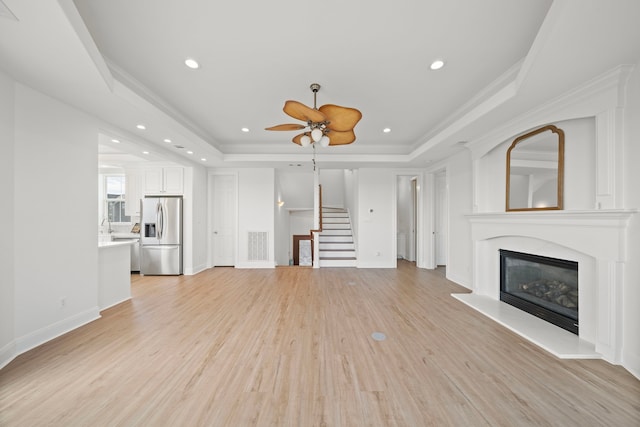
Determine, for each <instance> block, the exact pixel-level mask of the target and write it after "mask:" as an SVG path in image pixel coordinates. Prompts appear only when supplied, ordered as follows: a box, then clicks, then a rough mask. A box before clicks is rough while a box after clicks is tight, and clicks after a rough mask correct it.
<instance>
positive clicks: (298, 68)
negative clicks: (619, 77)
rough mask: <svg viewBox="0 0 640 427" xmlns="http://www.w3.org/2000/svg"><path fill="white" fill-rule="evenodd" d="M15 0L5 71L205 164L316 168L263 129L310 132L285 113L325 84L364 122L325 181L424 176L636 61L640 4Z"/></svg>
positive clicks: (116, 127)
mask: <svg viewBox="0 0 640 427" xmlns="http://www.w3.org/2000/svg"><path fill="white" fill-rule="evenodd" d="M3 1H4V4H5V5H6V8H7V9H8V10H9V11H11V12H12V15H14V16H15V17H16V18H17V19H16V20H14V19H12V17H11V16H10V15H7V14H3V15H0V69H2V70H3V71H4V72H6V73H8V74H9V75H11V76H13V77H14V78H15V79H16V80H18V81H21V82H24V83H25V84H27V85H29V86H32V87H34V88H36V89H39V90H42V91H43V92H45V93H47V94H49V95H51V96H54V97H56V98H59V99H61V100H63V101H64V102H67V103H69V104H72V105H74V106H76V107H78V108H81V109H83V110H85V111H87V112H89V113H90V114H93V115H95V116H98V117H99V118H101V119H102V120H103V121H104V123H106V125H105V126H104V129H101V132H103V133H104V134H105V135H106V136H107V138H110V137H117V138H118V139H121V140H124V141H127V142H130V143H132V144H135V146H140V147H141V149H146V150H152V151H153V154H154V155H159V156H165V157H169V158H171V159H173V160H175V159H178V160H179V161H185V162H186V161H191V160H193V161H195V162H199V163H203V164H206V165H208V166H246V165H252V166H268V165H273V166H276V167H288V164H291V163H294V164H295V163H299V162H304V163H305V165H310V161H309V160H310V153H311V149H310V148H306V149H304V148H302V147H299V146H297V145H295V144H293V143H292V142H290V141H291V138H292V137H293V136H294V135H295V134H296V132H268V131H265V130H264V128H265V127H267V126H272V125H275V124H280V123H294V122H296V121H295V120H294V119H292V118H290V117H288V116H287V115H286V114H284V112H282V106H283V105H284V101H285V100H287V99H294V100H298V101H300V102H303V103H305V104H307V105H312V104H313V96H312V93H311V92H310V90H309V85H310V84H311V83H314V82H317V83H320V84H321V85H322V89H321V90H320V92H319V93H318V105H322V104H327V103H333V104H338V105H343V106H348V107H355V108H358V109H359V110H361V111H362V113H363V118H362V120H361V121H360V123H359V124H358V125H357V126H356V128H355V132H356V136H357V140H356V141H355V142H354V143H353V144H351V145H348V146H343V147H328V148H318V150H317V153H318V161H319V162H318V163H319V164H320V165H321V167H322V166H325V165H326V167H344V168H355V167H361V166H396V167H424V166H425V165H426V164H428V163H429V162H433V161H437V160H439V159H441V158H443V157H444V156H447V155H450V154H451V153H453V152H455V151H459V150H461V149H463V146H464V144H459V142H461V141H471V140H473V139H474V138H478V137H480V136H482V135H483V134H486V133H487V132H489V131H490V130H491V129H492V127H495V126H498V125H500V124H501V123H504V122H505V121H506V120H509V119H511V118H514V117H516V116H517V115H519V114H524V113H525V112H526V111H528V110H529V109H531V108H533V107H534V106H536V105H538V104H539V103H540V102H543V101H546V100H549V99H552V98H553V97H555V96H557V95H559V94H561V93H563V92H566V91H568V90H570V89H571V88H573V87H575V86H577V85H579V84H581V83H584V82H586V81H588V80H589V79H591V78H593V77H595V76H597V75H598V74H600V73H602V72H604V71H607V70H609V69H611V68H613V67H614V66H616V65H619V64H620V63H635V62H637V60H638V59H640V29H639V28H640V25H638V24H637V22H638V21H639V19H640V2H638V1H636V0H612V1H607V2H602V1H600V0H555V1H551V0H536V1H532V0H483V1H477V0H455V1H453V0H400V1H395V2H390V1H381V0H368V1H365V0H350V1H346V0H342V1H338V0H327V1H325V2H322V3H316V2H314V3H311V2H308V1H300V0H298V1H294V0H279V1H273V2H265V1H259V0H246V1H237V2H224V3H223V2H212V1H205V0H180V1H177V0H174V1H171V0H166V1H161V2H159V1H157V0H136V1H130V0H109V1H98V0H75V1H73V0H58V1H57V2H55V1H49V2H42V1H38V0H3ZM187 57H193V58H195V59H197V60H198V61H199V62H200V65H201V67H200V69H198V70H190V69H188V68H186V67H185V66H184V59H185V58H187ZM438 58H440V59H443V60H444V61H445V63H446V65H445V67H444V68H443V69H441V70H439V71H431V70H430V69H429V64H430V63H431V62H432V61H433V60H434V59H438ZM507 87H512V88H515V89H514V90H511V91H509V92H508V94H507V95H504V94H505V93H506V92H505V91H504V90H505V88H507ZM492 95H498V96H494V97H491V96H492ZM142 122H143V123H144V124H145V125H146V126H147V130H145V131H140V130H137V129H136V128H135V125H136V124H137V123H142ZM242 127H247V128H249V129H250V132H248V133H244V132H242V131H241V128H242ZM385 127H390V128H391V129H392V131H391V132H390V133H388V134H386V133H383V132H382V129H383V128H385ZM165 138H170V139H171V140H172V143H170V144H169V143H165V142H163V140H164V139H165ZM107 141H108V140H107ZM176 145H180V146H183V147H184V148H182V149H178V148H175V146H176ZM187 149H189V150H191V151H193V152H194V154H193V155H188V154H186V150H187ZM201 158H206V159H207V160H206V162H204V161H201V160H200V159H201Z"/></svg>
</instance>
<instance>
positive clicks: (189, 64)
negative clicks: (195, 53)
mask: <svg viewBox="0 0 640 427" xmlns="http://www.w3.org/2000/svg"><path fill="white" fill-rule="evenodd" d="M184 65H186V66H187V67H189V68H191V69H192V70H196V69H198V68H200V64H198V61H196V60H195V59H193V58H187V59H185V60H184Z"/></svg>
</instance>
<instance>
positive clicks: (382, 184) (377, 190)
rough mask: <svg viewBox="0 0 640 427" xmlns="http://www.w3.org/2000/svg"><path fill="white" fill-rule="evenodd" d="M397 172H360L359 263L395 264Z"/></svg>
mask: <svg viewBox="0 0 640 427" xmlns="http://www.w3.org/2000/svg"><path fill="white" fill-rule="evenodd" d="M395 186H396V173H395V170H391V169H360V170H359V172H358V215H357V218H358V225H357V228H358V261H357V263H358V267H359V268H395V267H396V262H397V260H396V218H395V209H396V200H395Z"/></svg>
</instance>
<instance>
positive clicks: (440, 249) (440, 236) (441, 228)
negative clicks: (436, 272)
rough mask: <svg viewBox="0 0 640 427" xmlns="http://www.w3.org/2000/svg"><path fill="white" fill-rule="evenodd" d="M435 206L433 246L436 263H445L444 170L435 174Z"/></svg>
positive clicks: (445, 186) (445, 213)
mask: <svg viewBox="0 0 640 427" xmlns="http://www.w3.org/2000/svg"><path fill="white" fill-rule="evenodd" d="M435 187H436V191H435V193H436V200H435V202H436V206H435V240H436V241H435V248H436V265H447V241H448V237H447V229H448V227H447V203H448V201H447V176H446V173H445V172H440V173H438V174H437V175H436V182H435Z"/></svg>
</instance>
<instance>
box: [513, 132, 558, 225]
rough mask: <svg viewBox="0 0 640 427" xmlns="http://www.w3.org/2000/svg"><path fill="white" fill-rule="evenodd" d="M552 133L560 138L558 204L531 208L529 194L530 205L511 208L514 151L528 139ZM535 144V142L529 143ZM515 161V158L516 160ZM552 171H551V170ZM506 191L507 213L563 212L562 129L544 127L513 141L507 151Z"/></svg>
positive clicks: (529, 195) (529, 196)
mask: <svg viewBox="0 0 640 427" xmlns="http://www.w3.org/2000/svg"><path fill="white" fill-rule="evenodd" d="M547 131H550V132H552V133H553V134H556V135H557V137H558V153H557V154H558V156H557V159H558V160H557V164H558V165H557V176H556V179H557V189H556V201H555V202H556V203H555V205H554V206H552V205H548V206H544V207H534V206H531V204H532V203H531V197H532V196H531V194H527V197H528V200H529V203H528V204H527V206H524V207H523V206H514V207H511V203H510V194H511V188H512V183H511V158H512V151H513V150H514V149H515V148H516V146H517V145H518V144H522V143H524V142H527V140H528V139H531V138H533V137H535V136H537V135H539V134H541V133H543V132H547ZM528 142H531V143H533V142H534V141H528ZM521 146H522V145H521ZM514 160H515V158H514ZM545 163H550V162H549V161H547V162H545ZM549 170H550V169H549ZM506 187H507V188H506V189H507V194H506V211H507V212H513V211H547V210H561V209H562V208H563V192H564V132H563V131H562V129H559V128H557V127H555V126H553V125H548V126H544V127H541V128H539V129H536V130H534V131H531V132H529V133H526V134H524V135H521V136H519V137H517V138H516V139H514V140H513V143H512V144H511V146H510V147H509V149H508V150H507V185H506Z"/></svg>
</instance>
